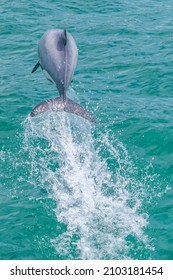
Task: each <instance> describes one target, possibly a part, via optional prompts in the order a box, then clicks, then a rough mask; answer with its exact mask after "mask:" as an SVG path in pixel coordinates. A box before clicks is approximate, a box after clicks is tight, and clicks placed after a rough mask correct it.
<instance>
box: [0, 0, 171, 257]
mask: <svg viewBox="0 0 173 280" xmlns="http://www.w3.org/2000/svg"><path fill="white" fill-rule="evenodd" d="M0 12H1V17H0V36H1V40H0V65H1V67H0V259H173V191H172V190H173V189H172V184H173V120H172V119H173V17H172V14H173V5H172V1H171V0H168V1H158V0H157V1H156V0H150V1H149V0H144V1H141V0H139V1H137V0H134V1H130V0H121V1H111V0H103V1H96V0H90V1H86V2H81V1H79V0H78V1H66V0H65V1H55V0H54V1H53V0H49V1H46V0H42V1H41V0H35V1H26V0H21V1H5V0H2V1H1V4H0ZM52 28H66V29H67V30H68V31H69V32H70V33H71V34H72V35H73V37H74V38H75V40H76V43H77V45H78V49H79V57H78V65H77V69H76V72H75V75H74V80H73V83H72V88H70V89H69V92H68V95H69V97H70V98H72V99H74V100H76V101H77V102H78V103H80V104H82V105H83V106H85V107H87V108H88V109H89V110H90V111H91V112H92V113H93V115H94V117H95V118H96V120H97V124H96V126H95V127H93V126H92V125H90V124H89V123H88V122H87V121H85V120H83V119H81V118H80V117H77V116H73V115H70V114H65V113H51V112H49V113H45V114H43V115H40V116H38V117H36V118H33V119H31V118H29V116H28V115H29V113H30V112H31V110H32V108H33V107H34V106H35V105H37V104H38V103H39V102H41V101H43V100H45V99H47V98H51V97H54V96H56V95H57V91H56V88H55V87H54V86H53V85H52V84H50V83H49V82H48V81H47V80H46V79H45V77H44V75H43V73H42V72H41V70H38V71H37V72H36V73H34V74H31V70H32V68H33V66H34V65H35V63H36V62H37V60H38V58H37V43H38V40H39V38H40V37H41V36H42V35H43V33H44V32H45V31H47V30H49V29H52Z"/></svg>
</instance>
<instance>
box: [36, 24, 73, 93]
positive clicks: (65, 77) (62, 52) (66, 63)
mask: <svg viewBox="0 0 173 280" xmlns="http://www.w3.org/2000/svg"><path fill="white" fill-rule="evenodd" d="M38 54H39V63H40V65H41V67H42V69H43V71H44V73H45V74H46V76H47V78H48V79H49V80H51V81H53V82H54V83H55V84H56V86H57V88H58V91H59V94H60V95H65V94H66V90H67V88H68V86H69V84H70V82H71V80H72V77H73V74H74V70H75V68H76V64H77V54H78V50H77V46H76V43H75V41H74V39H73V37H72V36H71V35H70V34H69V33H68V32H66V31H65V30H59V29H52V30H49V31H48V32H46V33H45V34H44V35H43V36H42V38H41V39H40V41H39V44H38Z"/></svg>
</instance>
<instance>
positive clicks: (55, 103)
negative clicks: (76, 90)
mask: <svg viewBox="0 0 173 280" xmlns="http://www.w3.org/2000/svg"><path fill="white" fill-rule="evenodd" d="M46 111H65V112H67V113H72V114H75V115H78V116H80V117H83V118H84V119H87V120H88V121H90V122H92V123H95V122H96V121H95V119H94V118H93V117H92V116H91V115H90V113H89V112H88V111H87V110H86V109H84V108H83V107H82V106H81V105H79V104H77V103H75V102H74V101H72V100H70V99H69V98H66V99H65V100H64V101H63V98H62V97H57V98H54V99H48V100H46V101H44V102H41V103H40V104H38V105H37V106H36V107H35V108H34V109H33V110H32V112H31V117H34V116H37V115H39V114H41V113H44V112H46Z"/></svg>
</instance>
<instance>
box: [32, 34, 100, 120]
mask: <svg viewBox="0 0 173 280" xmlns="http://www.w3.org/2000/svg"><path fill="white" fill-rule="evenodd" d="M77 55H78V50H77V46H76V43H75V40H74V39H73V37H72V35H71V34H70V33H68V32H67V31H66V30H60V29H52V30H49V31H47V32H46V33H45V34H44V35H43V36H42V38H41V39H40V41H39V44H38V56H39V61H38V62H37V64H36V65H35V66H34V68H33V70H32V73H34V72H35V71H36V70H37V68H38V67H39V66H40V67H41V69H42V70H43V72H44V74H45V76H46V77H47V79H48V80H50V81H51V82H53V83H54V84H55V85H56V87H57V89H58V91H59V94H60V96H59V97H56V98H53V99H48V100H46V101H44V102H42V103H40V104H38V105H37V106H36V107H35V108H34V109H33V110H32V112H31V116H32V117H34V116H36V115H38V114H41V113H43V112H45V111H48V110H52V111H65V112H68V113H73V114H76V115H79V116H81V117H83V118H85V119H87V120H89V121H90V122H93V123H95V120H94V118H93V117H92V116H91V115H90V113H89V112H88V111H87V110H85V109H84V108H83V107H82V106H81V105H79V104H77V103H75V102H74V101H72V100H70V99H69V98H67V97H66V92H67V89H68V87H69V85H70V83H71V81H72V78H73V74H74V70H75V68H76V64H77Z"/></svg>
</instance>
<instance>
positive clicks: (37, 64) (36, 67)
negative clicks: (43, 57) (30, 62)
mask: <svg viewBox="0 0 173 280" xmlns="http://www.w3.org/2000/svg"><path fill="white" fill-rule="evenodd" d="M39 66H40V63H39V61H38V62H37V63H36V65H35V66H34V68H33V69H32V72H31V73H34V72H35V71H36V70H37V69H38V67H39Z"/></svg>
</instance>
